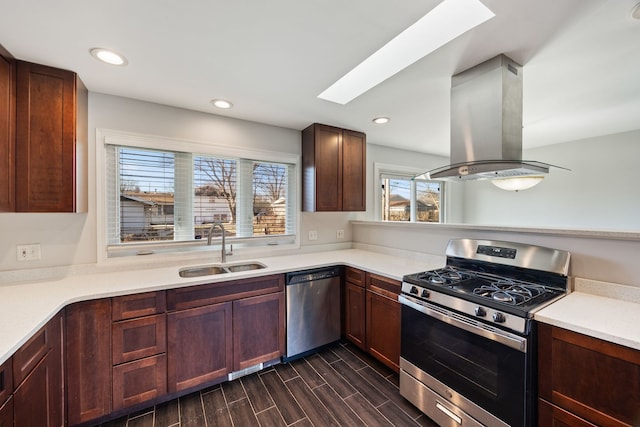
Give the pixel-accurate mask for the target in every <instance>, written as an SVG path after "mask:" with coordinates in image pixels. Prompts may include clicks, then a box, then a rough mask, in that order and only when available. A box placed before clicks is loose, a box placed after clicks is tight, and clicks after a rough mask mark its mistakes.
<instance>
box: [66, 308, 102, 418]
mask: <svg viewBox="0 0 640 427" xmlns="http://www.w3.org/2000/svg"><path fill="white" fill-rule="evenodd" d="M65 333H66V352H65V357H66V360H67V377H66V378H67V408H68V412H69V413H68V420H69V424H70V425H75V424H80V423H82V422H85V421H89V420H93V419H95V418H98V417H100V416H103V415H106V414H108V413H110V412H111V302H110V300H109V299H100V300H94V301H84V302H80V303H76V304H72V305H70V306H68V307H67V309H66V332H65Z"/></svg>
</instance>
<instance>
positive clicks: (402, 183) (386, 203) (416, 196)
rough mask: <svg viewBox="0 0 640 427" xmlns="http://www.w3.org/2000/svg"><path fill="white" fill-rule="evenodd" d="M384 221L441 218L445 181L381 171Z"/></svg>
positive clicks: (420, 220)
mask: <svg viewBox="0 0 640 427" xmlns="http://www.w3.org/2000/svg"><path fill="white" fill-rule="evenodd" d="M380 186H381V189H382V191H381V195H382V200H381V207H382V209H381V211H382V212H381V213H382V218H381V219H382V220H383V221H413V222H441V205H442V203H441V202H442V183H441V182H438V181H427V180H418V179H414V178H412V176H410V175H404V174H391V173H382V174H381V175H380Z"/></svg>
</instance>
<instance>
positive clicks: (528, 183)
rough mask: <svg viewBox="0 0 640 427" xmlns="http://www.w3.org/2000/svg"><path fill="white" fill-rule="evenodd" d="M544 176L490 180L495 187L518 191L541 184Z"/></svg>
mask: <svg viewBox="0 0 640 427" xmlns="http://www.w3.org/2000/svg"><path fill="white" fill-rule="evenodd" d="M543 179H544V176H541V175H532V176H521V177H517V178H497V179H492V180H491V183H492V184H493V185H495V186H496V187H498V188H500V189H502V190H507V191H520V190H526V189H528V188H531V187H534V186H536V185H538V184H540V183H541V182H542V180H543Z"/></svg>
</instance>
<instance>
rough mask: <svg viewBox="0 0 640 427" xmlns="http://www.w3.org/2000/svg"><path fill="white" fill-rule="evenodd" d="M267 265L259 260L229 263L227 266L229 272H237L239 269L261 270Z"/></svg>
mask: <svg viewBox="0 0 640 427" xmlns="http://www.w3.org/2000/svg"><path fill="white" fill-rule="evenodd" d="M265 267H266V265H264V264H261V263H259V262H248V263H246V264H235V265H227V266H226V267H225V268H226V269H227V270H229V272H231V273H235V272H237V271H249V270H259V269H261V268H265Z"/></svg>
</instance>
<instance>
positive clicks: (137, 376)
mask: <svg viewBox="0 0 640 427" xmlns="http://www.w3.org/2000/svg"><path fill="white" fill-rule="evenodd" d="M165 312H166V293H165V292H164V291H159V292H146V293H140V294H134V295H126V296H121V297H115V298H112V299H111V321H112V322H113V323H112V324H111V351H112V355H111V362H112V364H113V367H112V379H113V383H112V394H111V396H112V405H113V410H114V411H118V410H120V409H123V408H126V407H129V406H133V405H137V404H140V403H144V402H148V401H152V400H153V399H156V398H159V397H161V396H163V395H165V394H166V393H167V357H166V349H167V333H166V325H167V315H166V313H165Z"/></svg>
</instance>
